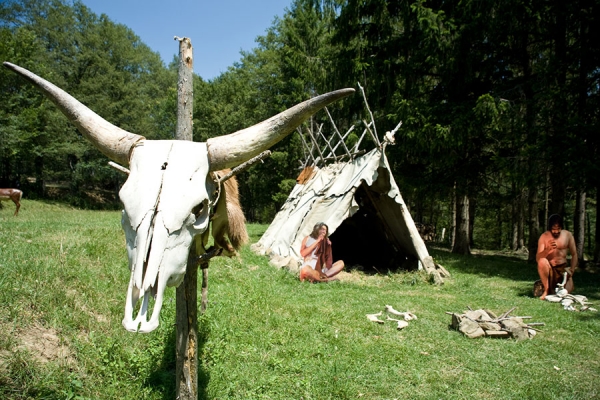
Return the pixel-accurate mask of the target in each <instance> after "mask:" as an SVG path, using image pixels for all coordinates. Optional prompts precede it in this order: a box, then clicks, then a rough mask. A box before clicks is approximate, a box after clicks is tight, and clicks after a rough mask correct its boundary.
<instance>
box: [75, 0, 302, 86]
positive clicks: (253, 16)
mask: <svg viewBox="0 0 600 400" xmlns="http://www.w3.org/2000/svg"><path fill="white" fill-rule="evenodd" d="M81 2H82V3H83V4H85V5H86V6H87V7H88V8H90V9H91V10H92V11H93V12H94V13H96V14H98V15H100V14H106V15H107V16H108V17H109V18H110V19H111V20H112V21H113V22H115V23H120V24H123V25H126V26H127V27H129V28H130V29H131V30H132V31H133V32H135V34H136V35H137V36H139V37H140V38H141V40H142V42H144V43H145V44H146V45H148V46H149V47H150V48H151V49H152V50H154V51H156V52H158V53H160V55H161V57H162V59H163V61H164V62H165V65H166V64H168V63H169V62H171V60H172V59H173V56H175V55H176V54H178V52H179V43H178V42H177V41H175V40H173V37H174V36H179V37H189V38H190V39H191V40H192V46H193V47H194V72H195V73H196V74H198V75H200V76H201V77H202V78H203V79H205V80H209V79H213V78H215V77H217V76H218V75H219V74H220V73H221V72H225V71H226V70H227V67H229V66H231V65H233V63H234V62H236V61H238V60H239V59H240V57H241V56H240V51H241V50H246V51H249V50H252V49H253V48H254V47H256V43H255V39H256V37H257V36H261V35H264V34H265V33H266V30H267V29H268V28H269V27H270V26H271V25H272V23H273V20H274V18H275V17H276V16H278V17H282V16H283V14H284V12H285V9H286V8H289V6H290V4H291V3H292V0H254V1H252V0H177V1H169V0H81Z"/></svg>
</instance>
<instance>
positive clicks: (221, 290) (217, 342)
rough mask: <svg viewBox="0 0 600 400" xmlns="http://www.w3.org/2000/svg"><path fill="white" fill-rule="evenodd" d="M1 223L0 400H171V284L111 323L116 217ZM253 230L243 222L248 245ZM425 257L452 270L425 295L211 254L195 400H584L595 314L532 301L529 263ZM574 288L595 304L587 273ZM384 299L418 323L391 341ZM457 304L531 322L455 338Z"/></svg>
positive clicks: (30, 217)
mask: <svg viewBox="0 0 600 400" xmlns="http://www.w3.org/2000/svg"><path fill="white" fill-rule="evenodd" d="M12 213H13V211H12V210H11V209H10V207H5V208H4V209H3V210H0V398H7V399H29V398H35V399H38V398H46V399H74V398H78V399H82V398H89V399H174V397H175V394H174V390H175V389H174V381H175V377H174V370H175V360H174V357H175V356H174V353H175V350H174V345H175V332H174V321H175V300H174V297H175V293H174V289H168V290H167V293H166V298H167V300H166V302H165V305H164V308H163V312H162V315H161V325H160V327H159V328H158V329H157V330H156V331H154V332H153V333H151V334H145V335H141V334H133V333H130V332H127V331H125V330H124V329H123V328H122V326H121V319H122V317H123V309H124V301H125V292H126V288H127V283H128V278H129V273H128V267H127V259H126V254H125V247H124V236H123V233H122V231H121V228H120V213H118V212H105V211H82V210H77V209H72V208H69V207H65V206H62V205H56V204H47V203H43V202H36V201H27V200H24V201H23V206H22V209H21V212H20V214H19V216H18V217H16V218H14V217H12ZM265 229H266V226H264V225H250V226H249V231H250V235H251V238H252V240H253V241H256V240H258V238H260V235H261V234H262V232H264V230H265ZM431 253H432V255H433V256H434V257H435V259H436V261H437V262H439V263H441V264H443V265H444V266H445V267H446V268H447V269H448V270H449V271H450V272H451V273H452V278H451V279H449V280H447V282H446V284H445V285H443V286H441V287H436V286H432V285H430V284H428V283H427V279H426V277H425V276H423V275H422V274H421V273H418V272H398V273H393V274H387V275H371V276H368V275H364V274H362V273H358V272H352V273H351V274H350V275H349V276H348V277H347V279H344V280H343V281H341V282H333V283H329V284H308V283H300V282H299V281H298V280H297V279H296V277H294V276H292V275H291V274H290V273H288V272H286V271H281V270H277V269H276V268H274V267H272V266H270V265H269V264H268V261H267V259H266V258H265V257H261V256H257V255H255V254H253V253H252V252H250V250H249V249H248V248H244V249H243V251H242V254H241V258H240V259H226V258H217V259H213V261H211V264H210V268H209V307H208V310H207V312H206V313H205V314H204V315H202V316H201V317H200V343H199V350H200V360H201V368H200V372H199V380H200V383H199V391H200V398H206V399H226V398H227V399H228V398H243V399H261V398H264V399H346V398H347V399H356V398H365V399H394V398H398V399H400V398H410V399H464V398H483V399H491V398H494V399H496V398H502V399H516V398H527V399H590V398H598V397H600V395H599V391H600V384H599V383H598V382H600V354H599V352H598V340H599V338H600V315H599V313H593V312H581V313H575V312H568V311H564V310H562V309H561V307H560V306H559V305H557V304H552V303H548V302H542V301H540V300H538V299H534V298H532V297H531V295H530V293H531V287H532V283H533V281H534V280H535V279H536V272H535V269H534V267H533V266H531V265H529V264H527V263H526V262H525V261H524V260H523V259H521V258H519V257H516V256H514V255H512V254H504V255H502V254H486V255H478V256H473V257H461V256H456V255H452V254H449V253H448V252H447V251H445V250H444V249H432V250H431ZM575 283H576V286H577V288H576V293H579V294H584V295H586V296H587V297H588V298H589V299H590V300H591V301H592V302H595V303H596V307H597V308H600V302H599V299H600V289H599V286H598V284H599V283H600V279H599V277H598V276H597V275H596V274H593V273H590V272H578V274H576V275H575ZM386 304H389V305H392V306H393V307H394V308H396V309H397V310H401V311H406V310H410V311H411V312H413V313H414V314H416V315H417V316H418V317H419V319H418V320H416V321H411V322H410V325H409V326H408V327H407V328H405V329H404V330H402V331H398V330H396V329H395V325H394V323H392V322H389V323H385V324H383V325H378V324H374V323H372V322H369V321H368V320H367V318H366V317H365V314H370V313H375V312H378V311H381V310H382V309H383V308H384V306H385V305H386ZM467 306H471V307H473V308H488V309H491V310H493V311H497V312H504V311H508V310H509V309H510V308H512V307H516V310H515V312H514V313H513V314H518V315H529V316H532V317H533V319H532V321H536V322H545V323H546V326H545V327H543V328H542V330H543V332H542V333H539V334H538V335H537V336H536V337H534V338H533V339H531V340H527V341H523V342H516V341H514V340H510V339H509V340H507V339H487V338H485V339H476V340H472V339H467V338H465V337H463V336H461V335H460V334H459V333H458V332H456V331H453V330H451V329H450V328H449V324H450V316H449V315H446V314H445V312H446V311H452V312H462V311H463V310H465V309H466V308H467ZM50 350H53V351H50Z"/></svg>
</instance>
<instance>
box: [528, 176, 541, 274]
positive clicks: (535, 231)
mask: <svg viewBox="0 0 600 400" xmlns="http://www.w3.org/2000/svg"><path fill="white" fill-rule="evenodd" d="M528 198H529V210H528V214H529V218H528V221H527V227H528V228H529V240H528V243H527V250H529V256H528V257H527V261H529V262H535V254H536V253H537V244H538V239H539V237H540V231H539V226H540V222H539V218H538V193H537V187H536V185H535V184H531V185H530V186H529V196H528Z"/></svg>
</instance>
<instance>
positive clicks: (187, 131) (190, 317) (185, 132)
mask: <svg viewBox="0 0 600 400" xmlns="http://www.w3.org/2000/svg"><path fill="white" fill-rule="evenodd" d="M175 40H178V41H179V80H178V82H177V132H176V133H175V139H177V140H190V141H191V140H192V117H193V106H194V92H193V88H194V86H193V54H192V42H191V41H190V39H188V38H178V37H175ZM196 240H200V237H199V236H198V237H197V238H195V239H194V241H193V243H192V246H191V247H190V253H189V255H188V262H187V269H186V272H185V277H184V278H183V282H182V283H181V284H180V285H179V286H178V287H177V294H176V318H175V319H176V331H177V332H176V334H177V339H176V354H177V361H176V363H177V365H176V368H175V379H176V386H177V397H176V398H177V399H179V400H196V399H197V398H198V256H199V254H198V250H197V248H198V246H197V241H196ZM206 264H208V262H206ZM207 266H208V265H207Z"/></svg>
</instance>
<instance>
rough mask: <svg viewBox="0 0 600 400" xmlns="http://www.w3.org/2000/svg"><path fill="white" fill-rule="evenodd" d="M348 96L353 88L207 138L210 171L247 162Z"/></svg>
mask: <svg viewBox="0 0 600 400" xmlns="http://www.w3.org/2000/svg"><path fill="white" fill-rule="evenodd" d="M352 93H354V89H351V88H347V89H340V90H336V91H334V92H329V93H325V94H322V95H320V96H317V97H313V98H312V99H310V100H306V101H304V102H302V103H300V104H297V105H295V106H294V107H292V108H289V109H287V110H285V111H284V112H282V113H279V114H277V115H275V116H274V117H271V118H269V119H268V120H266V121H263V122H260V123H258V124H256V125H254V126H251V127H249V128H246V129H242V130H241V131H237V132H235V133H231V134H229V135H225V136H219V137H215V138H210V139H208V140H207V141H206V143H207V147H208V160H209V164H210V170H211V171H218V170H221V169H225V168H231V167H234V166H236V165H239V164H241V163H243V162H245V161H248V160H249V159H251V158H252V157H254V156H256V155H258V154H260V153H261V152H262V151H264V150H266V149H268V148H270V147H271V146H273V145H274V144H275V143H277V142H279V141H280V140H281V139H283V138H284V137H286V136H287V135H288V134H289V133H290V132H292V131H293V130H294V129H296V127H297V126H298V125H300V124H301V123H302V122H303V121H304V120H305V119H306V118H308V117H310V116H311V115H312V114H314V113H316V112H317V111H319V110H320V109H321V108H323V107H325V106H326V105H328V104H329V103H332V102H334V101H336V100H339V99H341V98H342V97H346V96H348V95H350V94H352Z"/></svg>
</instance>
